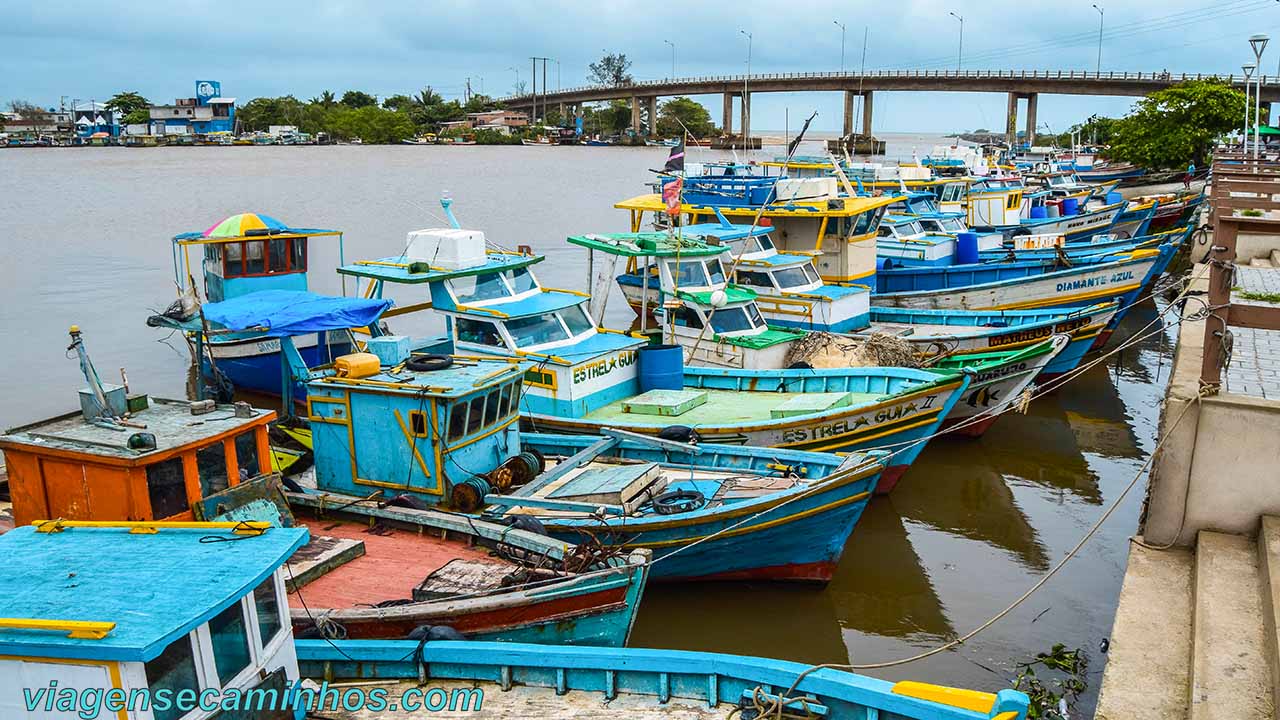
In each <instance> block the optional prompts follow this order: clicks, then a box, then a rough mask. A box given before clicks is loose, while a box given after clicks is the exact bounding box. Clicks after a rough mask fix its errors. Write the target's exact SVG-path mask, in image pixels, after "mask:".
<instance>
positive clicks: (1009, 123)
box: [1004, 92, 1040, 145]
mask: <svg viewBox="0 0 1280 720" xmlns="http://www.w3.org/2000/svg"><path fill="white" fill-rule="evenodd" d="M1039 98H1040V94H1039V93H1016V92H1011V93H1009V107H1008V111H1007V113H1006V116H1005V126H1004V133H1005V139H1006V140H1007V141H1008V143H1009V144H1010V145H1014V144H1016V142H1017V139H1018V101H1019V100H1022V99H1026V101H1027V122H1026V127H1025V128H1024V130H1023V133H1024V135H1025V137H1024V140H1025V141H1026V143H1027V144H1028V145H1034V144H1035V141H1036V104H1037V102H1038V101H1039Z"/></svg>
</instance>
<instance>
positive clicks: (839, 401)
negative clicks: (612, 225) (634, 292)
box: [339, 206, 968, 491]
mask: <svg viewBox="0 0 1280 720" xmlns="http://www.w3.org/2000/svg"><path fill="white" fill-rule="evenodd" d="M446 211H447V206H446ZM485 244H486V243H485V238H484V235H483V233H480V232H478V231H467V230H460V229H456V228H455V229H448V230H432V231H420V232H419V233H414V234H411V236H410V238H409V241H408V245H407V249H406V251H405V252H404V253H402V254H401V255H398V256H395V257H390V258H383V259H380V260H372V261H363V262H357V263H355V264H351V265H347V266H344V267H342V268H341V269H340V270H339V272H340V273H343V274H346V275H350V276H352V277H357V278H363V279H365V280H367V281H369V282H370V283H371V284H372V287H370V288H368V289H367V290H366V291H365V294H366V295H368V296H370V297H381V296H382V295H383V292H384V289H385V286H386V284H387V283H392V284H410V285H413V284H416V285H427V286H428V288H429V291H430V294H431V302H432V307H433V308H434V309H435V310H436V311H437V312H439V313H442V314H444V315H445V316H447V323H448V325H447V335H446V337H444V338H442V339H439V340H436V341H434V342H433V343H425V344H424V343H417V342H415V343H414V344H415V346H416V347H418V348H419V349H421V350H423V351H426V352H439V353H472V354H483V355H496V356H500V357H518V358H522V359H528V360H531V361H534V362H535V363H536V364H535V365H534V367H532V368H531V369H530V370H529V371H528V372H527V373H526V375H525V382H524V384H525V388H526V390H525V393H524V396H523V398H522V400H521V405H520V411H521V414H522V416H523V418H524V423H525V425H526V427H527V428H529V429H532V430H539V431H546V432H556V433H585V434H591V435H598V434H600V433H601V431H603V430H604V429H605V428H617V429H622V430H627V431H630V432H635V433H643V434H650V435H652V434H657V433H659V432H661V431H662V430H663V429H664V428H666V427H667V426H669V425H672V424H676V423H678V424H682V425H696V426H697V431H698V434H699V435H700V436H701V437H702V438H703V439H704V440H707V441H710V442H725V443H733V444H747V445H757V446H766V447H789V448H795V449H804V450H843V451H853V450H860V449H868V448H871V447H875V446H878V445H883V444H891V443H903V444H904V445H909V446H910V447H911V449H909V450H905V451H903V452H901V453H898V454H897V455H895V456H894V457H893V458H892V459H891V461H890V463H889V466H888V468H887V469H886V470H885V472H884V473H883V474H882V476H881V482H880V486H879V488H880V490H881V491H887V490H888V489H889V488H891V487H892V485H893V484H894V483H895V482H896V481H897V479H898V478H899V477H901V475H902V473H903V472H905V471H906V469H907V466H908V465H909V464H910V461H911V460H912V459H913V458H914V457H915V454H917V453H918V452H919V449H920V448H921V447H923V442H922V441H923V440H924V438H927V437H928V436H929V434H930V432H931V431H930V428H931V427H933V426H935V425H936V424H937V423H940V422H941V420H942V418H944V417H945V416H946V413H947V410H948V409H949V407H950V405H951V403H953V402H954V401H955V400H957V399H958V397H957V394H958V393H960V392H962V391H963V390H964V388H965V387H967V383H968V377H967V376H966V375H962V374H961V375H953V376H951V377H947V378H940V377H938V376H936V375H933V374H929V373H922V372H921V371H912V370H901V371H898V370H894V369H886V368H881V369H879V370H878V371H877V372H867V373H864V374H861V375H856V376H855V375H851V374H849V373H845V374H843V375H841V374H840V373H838V372H828V373H815V374H806V375H803V376H801V375H799V374H797V373H795V372H793V371H789V370H759V371H756V370H732V369H707V368H683V369H682V368H681V367H680V366H679V363H678V355H679V354H678V353H677V354H676V355H677V357H676V360H677V365H676V367H674V368H671V367H666V366H664V364H663V363H664V361H663V360H661V359H659V358H657V357H654V358H653V359H652V360H646V355H650V354H651V353H649V352H648V350H647V348H646V347H645V346H646V345H648V338H647V337H645V336H633V335H630V334H627V333H622V332H618V331H612V330H600V329H597V326H596V321H595V320H594V319H593V317H592V316H589V315H588V313H587V312H586V311H585V310H584V309H583V308H584V306H585V305H586V304H587V302H588V300H590V296H589V295H587V294H586V293H581V292H576V291H565V290H556V289H550V288H544V287H542V286H541V285H540V284H539V283H538V281H537V279H536V277H535V276H534V275H533V273H532V271H531V266H532V265H534V264H535V263H537V262H540V261H541V260H542V258H541V257H540V256H534V255H526V254H521V253H512V252H508V251H486V249H485ZM445 258H448V259H447V260H446V259H445ZM428 260H429V261H430V262H428ZM433 263H434V264H433ZM725 317H726V318H727V317H729V315H728V314H726V315H725ZM654 373H659V374H663V375H667V374H670V376H671V377H672V378H673V379H674V378H679V380H680V382H682V383H683V385H684V388H685V389H687V390H690V391H700V402H701V404H699V405H696V406H688V407H684V408H682V409H681V411H680V412H678V413H676V412H674V411H668V412H666V413H659V414H650V413H646V412H645V411H643V410H642V411H640V412H636V409H637V408H640V407H643V406H644V405H645V403H643V402H639V403H638V402H637V401H636V398H637V397H638V396H641V395H643V394H644V393H646V392H648V391H649V390H651V389H654V388H656V387H659V386H657V385H655V384H652V380H651V378H652V377H653V374H654ZM814 393H818V394H820V395H821V397H818V396H815V395H814ZM655 412H656V411H655Z"/></svg>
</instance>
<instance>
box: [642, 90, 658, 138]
mask: <svg viewBox="0 0 1280 720" xmlns="http://www.w3.org/2000/svg"><path fill="white" fill-rule="evenodd" d="M645 109H646V110H648V114H649V125H648V132H647V134H648V135H649V137H654V136H655V135H657V134H658V98H657V96H654V95H650V96H649V98H648V99H647V100H646V101H645Z"/></svg>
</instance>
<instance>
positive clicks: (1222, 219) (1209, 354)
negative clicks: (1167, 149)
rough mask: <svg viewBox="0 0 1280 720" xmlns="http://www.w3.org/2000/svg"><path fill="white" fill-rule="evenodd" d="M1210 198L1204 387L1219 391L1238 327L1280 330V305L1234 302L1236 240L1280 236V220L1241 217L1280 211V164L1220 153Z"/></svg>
mask: <svg viewBox="0 0 1280 720" xmlns="http://www.w3.org/2000/svg"><path fill="white" fill-rule="evenodd" d="M1212 177H1213V190H1212V192H1211V194H1210V195H1209V212H1210V222H1211V223H1212V224H1213V240H1212V242H1213V245H1212V246H1211V247H1210V249H1209V255H1208V257H1207V258H1206V260H1205V262H1208V263H1210V268H1209V295H1208V300H1207V302H1208V307H1207V311H1208V316H1207V317H1206V319H1205V326H1204V358H1203V360H1202V362H1201V365H1200V384H1201V385H1202V386H1204V387H1210V388H1217V387H1218V386H1219V385H1220V383H1221V382H1222V370H1223V368H1224V367H1225V365H1226V363H1227V361H1228V358H1229V357H1230V354H1231V340H1230V337H1231V330H1230V328H1232V327H1244V328H1254V329H1258V330H1280V307H1269V306H1266V305H1244V304H1236V303H1232V302H1231V291H1232V288H1233V286H1234V284H1235V282H1234V278H1235V259H1236V239H1237V237H1238V236H1239V235H1240V233H1242V232H1243V233H1261V234H1268V235H1280V220H1275V219H1271V218H1268V217H1266V216H1265V215H1263V216H1256V215H1237V214H1236V211H1237V210H1249V211H1261V212H1262V213H1264V214H1265V213H1267V212H1268V211H1272V210H1280V161H1278V160H1269V159H1266V158H1260V159H1258V160H1254V159H1253V157H1252V156H1251V155H1249V154H1246V153H1240V152H1232V151H1219V152H1218V153H1216V154H1215V156H1214V161H1213V176H1212Z"/></svg>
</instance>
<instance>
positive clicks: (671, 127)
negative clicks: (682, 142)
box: [658, 97, 717, 138]
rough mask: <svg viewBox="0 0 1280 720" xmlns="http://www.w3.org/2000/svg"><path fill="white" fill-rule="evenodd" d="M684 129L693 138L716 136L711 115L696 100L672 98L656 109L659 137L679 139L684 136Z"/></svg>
mask: <svg viewBox="0 0 1280 720" xmlns="http://www.w3.org/2000/svg"><path fill="white" fill-rule="evenodd" d="M682 124H683V127H682ZM685 128H688V129H689V134H691V135H693V137H695V138H709V137H711V136H713V135H716V134H717V130H716V126H715V123H713V122H711V113H709V112H707V109H706V108H705V107H703V106H702V103H699V102H697V101H696V100H690V99H689V98H686V97H678V98H672V99H670V100H668V101H666V102H664V103H662V105H660V106H659V107H658V134H659V135H661V136H663V137H679V136H682V135H684V129H685Z"/></svg>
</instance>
